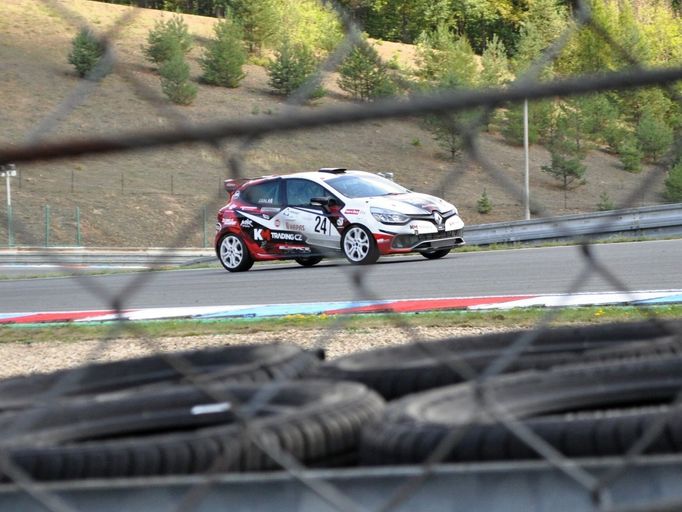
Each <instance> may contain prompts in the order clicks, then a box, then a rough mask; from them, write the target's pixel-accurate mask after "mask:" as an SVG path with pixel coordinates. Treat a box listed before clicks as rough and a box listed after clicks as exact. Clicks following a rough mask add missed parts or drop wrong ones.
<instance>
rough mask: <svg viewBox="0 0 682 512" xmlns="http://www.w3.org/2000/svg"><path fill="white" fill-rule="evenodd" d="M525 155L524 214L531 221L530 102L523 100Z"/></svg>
mask: <svg viewBox="0 0 682 512" xmlns="http://www.w3.org/2000/svg"><path fill="white" fill-rule="evenodd" d="M523 154H524V158H525V169H524V178H523V179H524V193H523V199H524V212H525V219H526V220H530V159H529V151H528V100H527V99H526V100H523Z"/></svg>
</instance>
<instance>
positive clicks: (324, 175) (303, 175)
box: [281, 170, 373, 181]
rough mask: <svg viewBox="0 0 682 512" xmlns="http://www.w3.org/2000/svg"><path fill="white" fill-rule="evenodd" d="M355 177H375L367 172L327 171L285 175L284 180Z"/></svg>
mask: <svg viewBox="0 0 682 512" xmlns="http://www.w3.org/2000/svg"><path fill="white" fill-rule="evenodd" d="M347 174H350V175H353V176H373V174H372V173H369V172H365V171H355V170H344V171H343V172H325V171H305V172H295V173H292V174H283V175H282V176H281V177H282V178H306V179H309V180H313V181H327V180H330V179H332V178H337V177H339V176H343V175H347Z"/></svg>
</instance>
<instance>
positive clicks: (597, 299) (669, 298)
mask: <svg viewBox="0 0 682 512" xmlns="http://www.w3.org/2000/svg"><path fill="white" fill-rule="evenodd" d="M675 303H682V290H659V291H637V292H629V293H623V292H600V293H574V294H551V295H502V296H491V297H450V298H442V299H435V298H434V299H405V300H375V301H349V302H326V303H320V302H315V303H300V304H264V305H247V306H198V307H173V308H145V309H129V310H125V311H122V312H121V313H120V315H117V314H116V312H115V311H113V310H97V311H50V312H35V313H0V324H33V323H64V322H73V323H83V322H111V321H114V320H117V319H121V320H162V319H174V318H194V319H208V318H254V317H257V318H264V317H282V316H290V315H342V314H362V313H386V312H389V313H417V312H424V311H444V310H492V309H503V310H504V309H513V308H529V307H550V308H551V307H577V306H611V305H660V304H675Z"/></svg>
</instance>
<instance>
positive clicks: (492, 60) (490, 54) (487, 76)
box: [480, 35, 514, 86]
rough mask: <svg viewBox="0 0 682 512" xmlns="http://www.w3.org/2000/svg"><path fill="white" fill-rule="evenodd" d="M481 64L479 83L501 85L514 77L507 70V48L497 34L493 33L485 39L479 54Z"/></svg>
mask: <svg viewBox="0 0 682 512" xmlns="http://www.w3.org/2000/svg"><path fill="white" fill-rule="evenodd" d="M481 66H482V70H481V76H480V83H481V84H483V85H487V86H498V85H503V84H506V83H507V82H510V81H511V80H512V79H513V78H514V75H513V74H512V73H511V71H510V70H509V59H508V58H507V50H506V49H505V47H504V44H503V43H502V41H501V40H500V39H499V38H498V37H497V35H493V37H492V39H490V40H489V41H487V43H486V47H485V50H483V55H481Z"/></svg>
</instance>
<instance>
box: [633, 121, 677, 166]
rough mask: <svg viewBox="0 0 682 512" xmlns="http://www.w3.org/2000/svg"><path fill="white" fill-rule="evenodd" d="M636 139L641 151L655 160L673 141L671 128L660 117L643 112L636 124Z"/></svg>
mask: <svg viewBox="0 0 682 512" xmlns="http://www.w3.org/2000/svg"><path fill="white" fill-rule="evenodd" d="M636 133H637V140H638V141H639V144H640V146H641V148H642V152H643V153H644V154H645V155H646V156H647V157H648V158H650V159H651V160H652V161H654V162H656V161H657V160H658V159H659V157H660V156H661V155H662V154H663V153H664V152H665V151H666V150H667V149H668V148H669V147H670V145H671V144H672V142H673V130H672V128H670V127H669V126H668V125H667V124H666V122H665V121H664V120H663V119H661V118H660V117H658V116H656V115H655V114H653V113H651V112H645V113H644V115H643V116H642V118H641V119H640V120H639V123H638V124H637V132H636Z"/></svg>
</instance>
